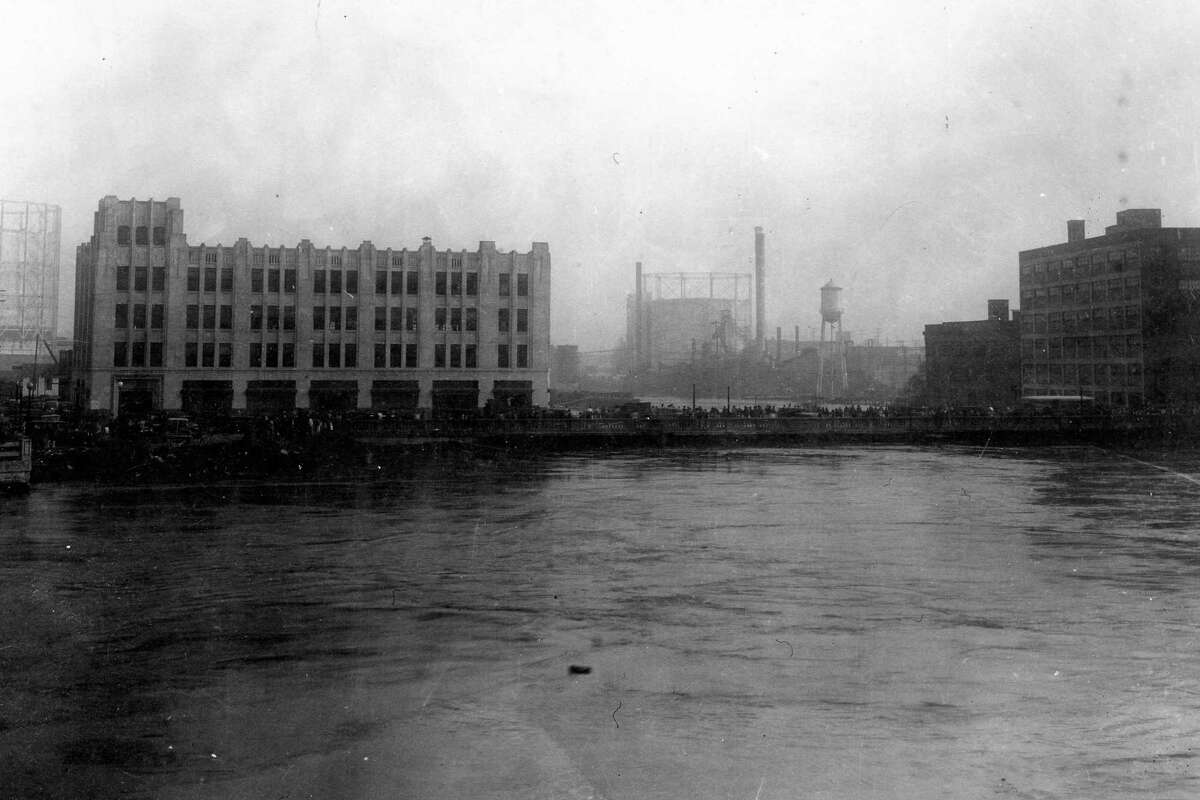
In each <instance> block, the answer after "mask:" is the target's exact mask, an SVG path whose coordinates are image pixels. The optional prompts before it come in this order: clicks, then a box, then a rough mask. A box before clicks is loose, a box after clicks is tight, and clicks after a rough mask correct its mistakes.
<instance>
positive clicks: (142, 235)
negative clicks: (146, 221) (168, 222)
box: [117, 225, 167, 247]
mask: <svg viewBox="0 0 1200 800" xmlns="http://www.w3.org/2000/svg"><path fill="white" fill-rule="evenodd" d="M129 230H130V229H129V226H128V225H118V226H117V244H150V229H149V228H147V227H146V226H145V225H139V226H137V227H136V228H134V229H133V241H132V242H131V241H130V237H129ZM166 243H167V229H166V228H164V227H162V226H161V225H157V226H155V227H154V244H156V245H158V246H160V247H161V246H163V245H165V244H166Z"/></svg>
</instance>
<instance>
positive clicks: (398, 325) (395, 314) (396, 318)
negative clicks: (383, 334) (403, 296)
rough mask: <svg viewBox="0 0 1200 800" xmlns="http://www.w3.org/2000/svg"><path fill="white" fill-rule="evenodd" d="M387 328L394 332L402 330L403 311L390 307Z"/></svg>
mask: <svg viewBox="0 0 1200 800" xmlns="http://www.w3.org/2000/svg"><path fill="white" fill-rule="evenodd" d="M388 327H389V328H390V329H391V330H394V331H399V330H403V329H404V309H402V308H396V307H392V309H391V310H390V312H389V316H388Z"/></svg>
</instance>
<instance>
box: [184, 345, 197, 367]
mask: <svg viewBox="0 0 1200 800" xmlns="http://www.w3.org/2000/svg"><path fill="white" fill-rule="evenodd" d="M199 364H200V345H198V344H196V343H195V342H187V343H186V344H184V346H183V365H184V366H185V367H195V366H199Z"/></svg>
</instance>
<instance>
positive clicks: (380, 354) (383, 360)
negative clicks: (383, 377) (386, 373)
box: [375, 342, 387, 369]
mask: <svg viewBox="0 0 1200 800" xmlns="http://www.w3.org/2000/svg"><path fill="white" fill-rule="evenodd" d="M386 366H387V345H386V344H382V343H380V342H376V343H375V369H383V368H384V367H386Z"/></svg>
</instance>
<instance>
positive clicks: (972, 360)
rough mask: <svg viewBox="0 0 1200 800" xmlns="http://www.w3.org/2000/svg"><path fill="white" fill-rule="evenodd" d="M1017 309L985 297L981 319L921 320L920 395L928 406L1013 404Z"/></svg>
mask: <svg viewBox="0 0 1200 800" xmlns="http://www.w3.org/2000/svg"><path fill="white" fill-rule="evenodd" d="M1021 318H1022V317H1021V314H1020V312H1012V318H1010V314H1009V308H1008V301H1007V300H988V316H987V319H981V320H971V321H967V322H943V323H941V324H939V325H926V326H925V401H926V402H927V403H928V404H930V405H934V406H952V407H959V408H961V407H980V408H981V407H988V406H990V407H992V408H995V409H997V410H999V409H1002V408H1007V407H1009V406H1012V405H1015V404H1016V403H1017V401H1018V400H1019V399H1020V397H1021V369H1020V364H1021V348H1020V330H1021V328H1020V325H1021V323H1020V320H1021Z"/></svg>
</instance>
